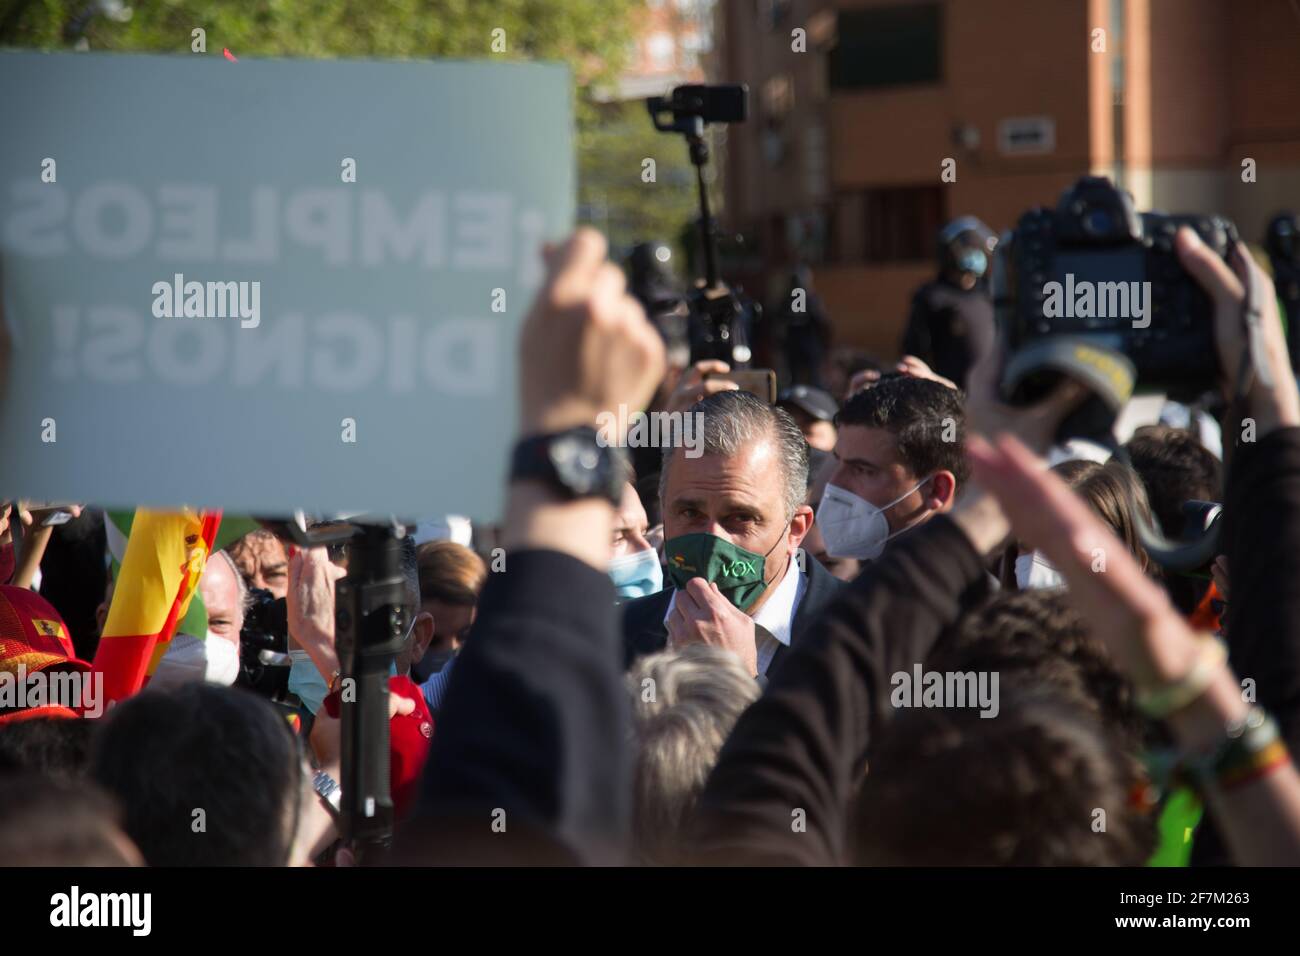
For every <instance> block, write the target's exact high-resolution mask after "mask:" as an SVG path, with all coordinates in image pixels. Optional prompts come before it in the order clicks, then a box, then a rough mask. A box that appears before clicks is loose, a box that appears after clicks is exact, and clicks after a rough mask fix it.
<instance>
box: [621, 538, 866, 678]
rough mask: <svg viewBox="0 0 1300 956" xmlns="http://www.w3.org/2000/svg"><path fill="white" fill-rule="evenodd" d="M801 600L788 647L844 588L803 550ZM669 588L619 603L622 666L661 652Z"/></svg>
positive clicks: (771, 667)
mask: <svg viewBox="0 0 1300 956" xmlns="http://www.w3.org/2000/svg"><path fill="white" fill-rule="evenodd" d="M804 554H805V558H804V570H803V571H801V572H800V573H801V574H803V576H804V592H803V600H802V601H800V602H799V606H798V607H797V608H796V609H795V612H794V622H793V625H792V627H791V628H790V646H791V647H793V646H794V644H795V642H796V641H798V640H799V638H800V637H801V636H802V633H803V630H804V629H805V628H806V627H807V625H808V622H809V621H812V620H813V619H814V618H816V617H817V615H818V614H819V613H821V611H822V609H823V608H825V607H826V605H828V604H830V602H831V600H832V599H833V598H834V597H835V595H836V593H838V592H839V590H840V589H841V588H843V587H844V584H845V582H843V581H841V580H840V579H839V578H837V577H834V576H833V575H832V574H831V573H830V572H829V571H827V570H826V569H825V568H823V567H822V566H821V562H819V561H817V560H815V559H814V558H813V557H812V556H811V555H808V554H807V552H804ZM673 591H674V589H673V588H664V589H663V590H662V591H658V592H656V593H655V594H647V595H646V596H645V597H639V598H634V599H633V600H631V601H628V602H627V603H626V604H624V605H623V653H624V661H623V663H624V666H625V667H630V666H631V665H632V662H633V661H634V660H636V659H637V658H638V657H641V656H643V655H645V654H653V653H655V652H656V651H662V650H663V649H664V648H665V647H667V646H668V629H667V628H666V627H665V626H664V615H665V614H667V613H668V603H669V602H670V601H671V600H672V597H673ZM787 650H788V648H786V647H785V646H784V645H783V646H781V647H778V648H777V650H776V653H775V654H774V655H773V656H772V662H771V663H770V664H768V666H767V676H769V677H770V676H771V675H772V674H774V673H776V669H777V667H778V666H779V664H780V662H781V659H782V657H784V656H785V654H786V652H787Z"/></svg>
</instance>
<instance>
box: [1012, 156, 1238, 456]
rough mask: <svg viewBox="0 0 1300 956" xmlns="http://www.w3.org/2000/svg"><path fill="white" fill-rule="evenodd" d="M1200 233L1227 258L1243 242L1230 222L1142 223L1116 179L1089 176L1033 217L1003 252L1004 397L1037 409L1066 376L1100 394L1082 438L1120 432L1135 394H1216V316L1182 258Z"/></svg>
mask: <svg viewBox="0 0 1300 956" xmlns="http://www.w3.org/2000/svg"><path fill="white" fill-rule="evenodd" d="M1181 226H1190V227H1191V228H1192V229H1193V230H1195V231H1196V233H1197V234H1198V235H1199V236H1200V237H1201V239H1202V240H1203V241H1204V242H1205V244H1206V245H1208V246H1209V247H1210V248H1211V249H1213V250H1214V251H1215V252H1216V253H1218V254H1219V255H1220V256H1222V257H1223V258H1225V259H1227V257H1228V255H1229V252H1230V251H1231V249H1232V247H1233V245H1234V244H1235V243H1236V241H1237V231H1236V228H1235V227H1234V226H1233V224H1232V223H1231V222H1229V221H1228V220H1226V219H1223V218H1221V217H1218V216H1198V215H1165V214H1163V213H1159V212H1145V213H1139V212H1138V211H1137V210H1136V209H1135V208H1134V204H1133V197H1132V196H1131V195H1129V194H1128V193H1127V192H1124V191H1121V190H1119V189H1117V188H1116V187H1115V186H1114V185H1113V184H1112V183H1111V182H1110V180H1109V179H1106V178H1104V177H1099V176H1086V177H1084V178H1082V179H1080V180H1079V181H1078V182H1077V183H1075V184H1074V185H1073V186H1072V187H1071V188H1070V189H1068V190H1066V192H1065V193H1064V195H1063V196H1062V197H1061V201H1060V203H1059V204H1058V205H1057V207H1056V208H1055V209H1047V208H1042V207H1040V208H1037V209H1031V210H1030V211H1028V212H1026V213H1025V214H1024V215H1022V216H1021V217H1020V221H1019V222H1018V223H1017V225H1016V228H1015V229H1014V230H1012V231H1011V232H1010V233H1008V234H1007V236H1006V237H1004V239H1003V241H1002V242H1001V243H1000V244H999V246H998V252H997V255H996V258H995V261H994V269H993V276H992V292H993V301H994V309H995V313H996V318H997V322H998V326H999V327H1000V329H1001V330H1002V332H1003V334H1004V337H1005V342H1006V345H1007V349H1008V355H1007V360H1006V365H1005V367H1004V370H1003V380H1002V388H1003V397H1004V398H1005V399H1006V400H1008V401H1009V402H1011V403H1012V404H1019V405H1024V404H1031V403H1033V402H1035V401H1037V400H1038V399H1040V398H1042V397H1044V396H1045V395H1046V394H1047V393H1048V392H1050V391H1051V390H1052V388H1054V387H1055V385H1056V383H1057V382H1058V381H1059V380H1060V378H1061V376H1062V375H1072V376H1074V377H1076V378H1079V379H1081V380H1082V381H1083V382H1084V383H1085V384H1086V385H1088V386H1090V387H1091V389H1092V390H1093V391H1094V393H1095V397H1096V399H1097V400H1099V401H1100V402H1101V405H1097V404H1095V402H1090V403H1089V405H1088V406H1085V407H1084V408H1083V409H1081V410H1080V412H1078V413H1076V414H1075V415H1074V416H1073V417H1072V420H1071V421H1069V422H1067V423H1066V424H1067V428H1068V430H1069V431H1070V432H1071V433H1072V434H1074V435H1080V436H1082V437H1093V435H1094V434H1096V433H1098V432H1099V431H1101V430H1102V429H1103V428H1104V429H1106V430H1108V429H1109V427H1110V423H1111V421H1113V417H1114V415H1115V414H1116V413H1118V410H1119V407H1120V406H1122V405H1123V403H1124V402H1125V401H1127V400H1128V398H1129V397H1130V396H1131V395H1132V393H1133V391H1134V390H1135V389H1139V388H1140V389H1142V390H1144V391H1163V392H1165V393H1167V394H1168V395H1170V397H1172V398H1175V399H1182V400H1190V399H1194V398H1196V397H1197V396H1199V395H1201V394H1203V393H1204V392H1206V391H1208V390H1210V389H1212V388H1213V387H1214V384H1215V381H1216V377H1217V373H1218V359H1217V352H1216V350H1215V344H1214V305H1213V303H1212V302H1211V300H1210V297H1209V295H1208V294H1207V293H1206V292H1205V291H1204V290H1203V289H1202V288H1201V287H1200V286H1199V285H1198V284H1197V283H1196V281H1195V280H1194V279H1193V278H1192V277H1191V276H1190V275H1189V274H1188V273H1187V272H1186V270H1184V269H1183V267H1182V265H1181V264H1180V263H1179V261H1178V257H1177V254H1176V253H1175V250H1174V237H1175V235H1176V234H1177V232H1178V229H1179V228H1180V227H1181Z"/></svg>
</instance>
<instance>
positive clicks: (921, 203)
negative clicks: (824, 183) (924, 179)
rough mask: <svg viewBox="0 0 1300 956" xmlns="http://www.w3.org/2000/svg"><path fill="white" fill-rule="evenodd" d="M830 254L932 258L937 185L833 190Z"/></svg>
mask: <svg viewBox="0 0 1300 956" xmlns="http://www.w3.org/2000/svg"><path fill="white" fill-rule="evenodd" d="M833 216H834V224H833V227H832V234H833V255H834V257H835V259H836V260H837V261H839V262H843V263H855V262H869V263H878V262H923V261H927V260H930V259H932V258H934V242H935V236H937V235H938V233H939V230H940V229H941V228H942V227H943V223H944V205H943V188H942V187H940V186H901V187H890V188H884V189H865V190H859V191H854V192H848V193H839V194H837V195H836V197H835V203H834V206H833Z"/></svg>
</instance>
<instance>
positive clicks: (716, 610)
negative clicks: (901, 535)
mask: <svg viewBox="0 0 1300 956" xmlns="http://www.w3.org/2000/svg"><path fill="white" fill-rule="evenodd" d="M687 414H689V415H700V416H702V418H701V419H700V420H699V421H701V422H702V428H701V429H700V431H702V434H703V436H704V440H703V448H702V451H701V453H699V454H696V455H694V456H693V457H692V455H691V454H688V452H690V451H691V449H686V448H666V449H664V458H663V468H662V471H661V474H660V483H659V495H660V503H661V505H662V509H663V521H664V538H665V542H664V561H665V564H666V566H667V572H668V580H669V582H670V583H671V584H672V587H671V588H666V589H665V590H663V591H660V592H659V593H658V594H652V595H649V596H647V597H643V598H638V599H636V600H633V601H629V602H627V604H625V605H624V613H623V636H624V647H625V650H626V653H627V662H628V664H631V662H632V661H633V660H634V659H635V658H637V657H639V656H641V655H643V654H649V653H653V652H655V651H660V650H663V649H664V648H677V647H683V646H686V645H689V644H695V643H703V644H709V645H712V646H717V647H723V648H725V649H727V650H730V651H732V652H733V653H735V654H736V655H737V656H738V657H739V658H740V659H741V662H742V663H743V664H745V666H746V668H747V669H748V670H749V672H750V673H751V674H753V675H754V676H755V677H760V676H762V677H765V676H767V675H768V674H770V673H771V672H772V670H773V669H774V668H775V667H776V666H777V665H778V664H779V663H780V659H781V656H782V654H783V652H784V651H785V649H786V648H788V647H789V646H790V645H791V643H792V642H793V641H796V640H798V638H799V635H800V632H801V629H802V624H803V623H804V621H805V620H811V619H812V618H813V617H815V616H816V614H817V612H818V611H819V610H820V609H821V608H822V607H824V606H825V605H826V604H827V603H828V602H829V601H830V599H831V597H832V596H833V595H834V593H835V591H837V590H838V589H839V587H841V586H842V582H840V581H837V580H836V579H835V578H833V577H832V576H831V575H830V574H829V573H828V572H827V571H826V570H825V569H824V568H822V566H821V565H820V564H819V563H818V562H816V561H814V560H810V559H807V558H806V557H805V555H804V553H803V551H802V550H801V548H800V544H801V543H802V541H803V538H804V535H806V534H807V533H808V529H809V528H810V527H811V525H812V520H813V515H812V509H811V508H809V507H808V506H807V505H806V504H805V499H806V496H807V485H808V445H807V442H805V441H804V438H803V435H802V434H801V433H800V431H799V427H798V426H797V425H796V424H795V422H794V420H793V419H792V418H791V417H790V415H789V414H788V413H786V412H785V411H782V410H781V409H777V408H773V407H772V406H770V405H767V404H766V403H765V402H763V401H762V400H760V399H758V398H756V397H755V396H753V395H751V394H749V393H748V392H741V391H724V392H720V393H718V394H714V395H710V396H709V397H707V398H705V399H704V400H703V401H700V402H698V403H697V404H696V405H694V406H693V407H692V408H691V409H690V410H689V411H688V412H687Z"/></svg>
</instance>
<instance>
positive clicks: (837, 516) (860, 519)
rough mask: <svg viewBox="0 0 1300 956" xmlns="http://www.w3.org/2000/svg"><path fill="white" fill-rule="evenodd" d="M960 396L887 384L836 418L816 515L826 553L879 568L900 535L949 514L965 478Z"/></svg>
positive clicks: (921, 382)
mask: <svg viewBox="0 0 1300 956" xmlns="http://www.w3.org/2000/svg"><path fill="white" fill-rule="evenodd" d="M964 415H965V413H964V410H963V408H962V399H961V393H960V392H958V391H957V390H956V389H953V388H949V387H948V386H946V385H942V384H940V383H938V382H935V381H931V380H929V379H922V378H913V377H899V378H886V379H884V380H883V381H881V382H880V383H879V384H878V385H875V386H872V387H871V388H868V389H866V390H865V391H861V392H858V393H857V394H856V395H854V396H852V397H851V398H850V399H849V400H848V401H847V402H846V403H845V404H844V407H843V408H841V409H840V412H839V415H837V416H836V426H837V428H838V437H837V440H836V444H835V458H836V460H837V466H836V468H835V471H834V472H833V473H832V474H831V477H830V482H829V483H828V484H827V485H826V490H825V492H824V493H823V494H822V500H821V505H820V506H819V507H818V509H817V526H818V528H820V530H821V534H822V538H823V539H824V541H825V542H826V550H827V552H828V553H829V554H831V555H833V556H835V557H846V558H858V559H861V560H874V559H876V558H878V557H880V555H881V553H882V552H883V551H884V549H885V545H886V544H887V543H888V542H889V541H890V540H891V539H893V538H894V537H896V536H897V535H899V534H901V533H903V532H904V531H907V530H908V529H910V528H914V527H916V526H917V525H919V524H921V523H923V522H925V521H927V520H929V519H930V518H932V517H933V516H935V515H937V514H942V513H944V512H946V511H949V510H950V509H951V508H952V506H953V503H954V502H955V501H956V499H957V491H958V488H959V486H960V485H961V484H962V483H963V482H965V480H966V476H967V465H966V453H965V447H964V439H965V418H964Z"/></svg>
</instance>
